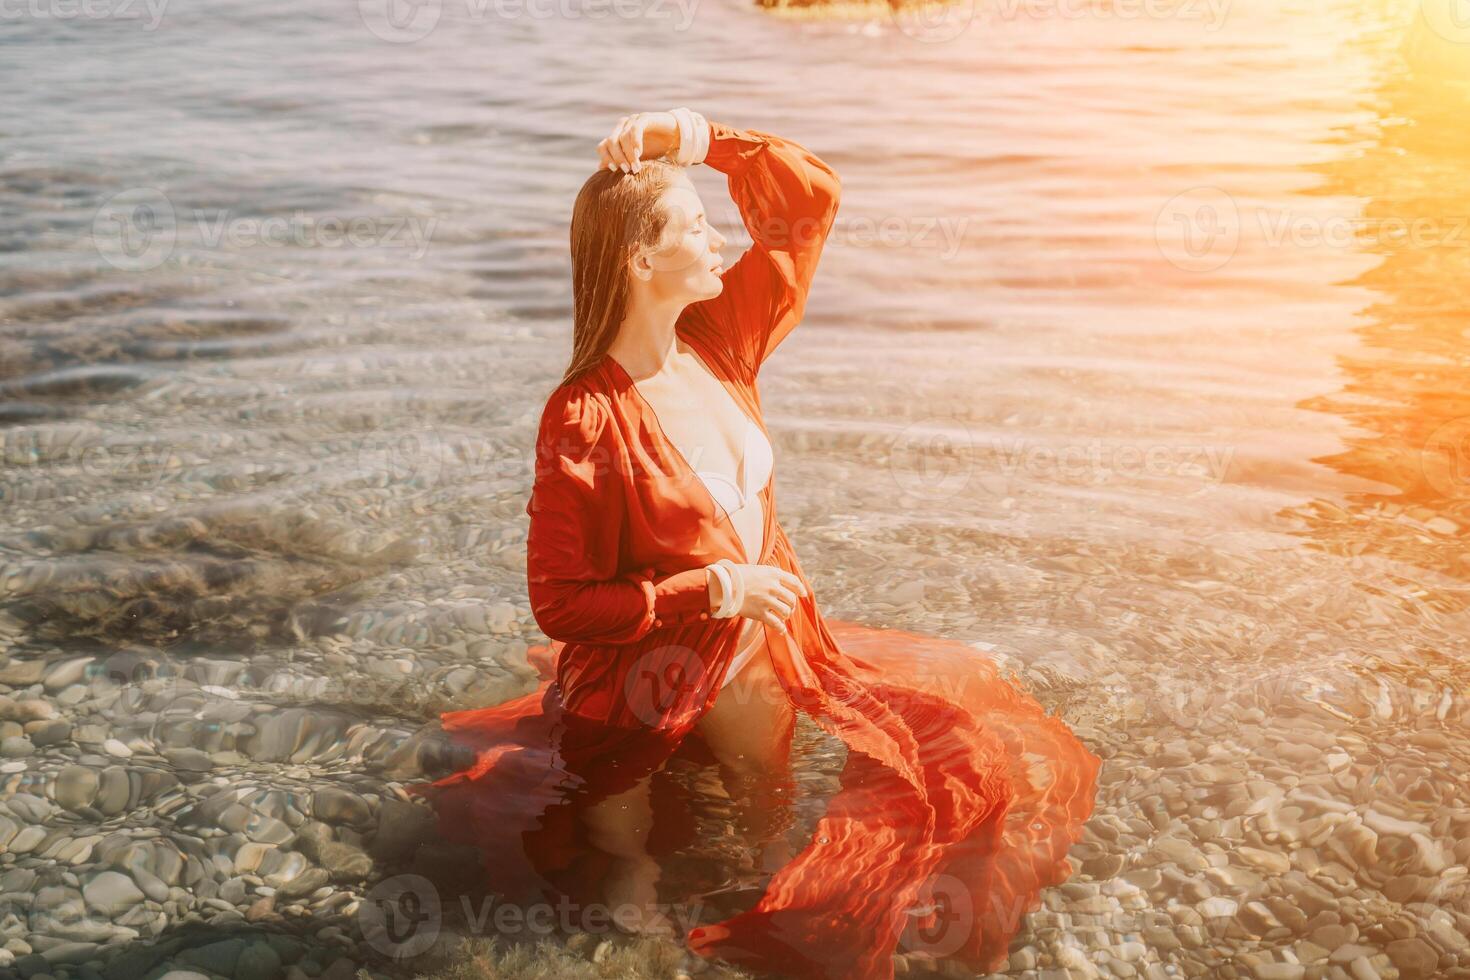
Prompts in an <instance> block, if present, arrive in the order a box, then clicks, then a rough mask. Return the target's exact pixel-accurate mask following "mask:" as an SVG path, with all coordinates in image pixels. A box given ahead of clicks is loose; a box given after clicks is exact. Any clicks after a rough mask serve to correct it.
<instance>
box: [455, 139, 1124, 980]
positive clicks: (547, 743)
mask: <svg viewBox="0 0 1470 980" xmlns="http://www.w3.org/2000/svg"><path fill="white" fill-rule="evenodd" d="M710 130H711V143H710V151H709V155H708V157H707V159H706V161H705V162H706V163H707V164H708V165H710V166H711V167H713V168H715V169H717V170H720V171H722V172H723V173H725V174H726V175H727V177H728V183H729V189H730V195H731V197H732V198H733V199H734V201H735V203H736V204H737V206H738V207H739V208H740V212H741V215H742V217H743V219H744V221H745V224H746V227H747V229H748V230H749V231H750V234H751V237H752V241H753V245H752V247H751V248H750V249H749V250H747V252H746V253H745V254H744V255H743V256H742V257H741V258H740V260H739V261H738V262H736V263H735V264H734V265H733V266H732V267H731V268H730V269H729V271H727V272H726V273H725V276H724V290H723V292H722V293H721V295H720V296H718V297H716V298H714V299H711V300H708V301H705V302H703V303H698V304H694V305H692V306H690V307H689V308H688V309H686V310H685V312H684V314H683V315H682V316H681V317H680V319H679V321H678V323H677V325H676V332H677V333H678V336H679V337H680V338H681V339H682V340H683V341H684V342H685V343H687V344H688V345H689V346H690V347H692V348H693V349H694V351H695V353H696V354H697V355H698V356H699V357H700V358H701V359H702V360H703V361H704V363H705V365H706V366H707V367H708V368H709V369H710V370H711V371H712V372H713V373H714V374H715V376H716V377H718V378H719V379H720V380H721V381H722V383H723V384H724V385H725V387H726V389H727V390H728V391H729V392H730V394H731V395H732V397H734V398H735V400H736V402H737V404H739V405H740V407H741V408H742V409H743V410H744V411H745V412H746V413H747V414H748V415H749V416H750V417H751V418H752V419H753V420H754V421H755V422H756V423H757V424H759V425H760V426H761V428H762V429H763V430H764V429H765V425H764V420H763V417H762V415H761V410H760V396H759V390H758V388H757V386H756V376H757V373H758V372H759V369H760V367H761V365H762V364H763V363H764V361H765V360H766V358H767V357H769V356H770V354H771V352H772V351H773V350H774V349H775V348H776V347H777V345H778V344H779V343H780V342H781V340H782V339H783V338H784V337H785V336H786V335H787V334H788V333H789V332H790V331H791V330H792V329H793V328H794V327H795V326H796V324H797V323H798V322H799V321H800V319H801V315H802V312H803V308H804V305H805V301H806V295H807V290H808V288H809V286H810V283H811V280H812V276H813V274H814V273H815V271H816V266H817V261H818V258H819V256H820V253H821V249H822V244H823V241H824V240H825V238H826V236H827V234H828V232H829V230H830V228H831V225H832V221H833V218H834V216H835V214H836V209H837V202H838V196H839V193H838V192H839V182H838V180H837V177H836V175H835V174H834V173H833V172H832V170H831V168H829V167H828V166H827V165H826V164H825V163H823V162H822V161H821V160H819V159H818V158H817V157H815V156H814V155H812V154H811V153H810V152H808V151H807V150H806V149H804V148H803V147H801V146H799V145H797V144H795V143H793V142H790V141H788V140H783V139H781V138H780V137H776V136H772V135H770V134H767V133H759V132H753V131H744V130H735V129H731V128H729V127H726V126H723V125H721V124H718V123H712V124H711V126H710ZM536 448H537V468H536V477H535V483H534V486H533V489H532V492H531V499H530V502H529V503H528V505H527V511H528V513H529V514H530V517H531V524H530V530H529V534H528V538H527V573H528V575H527V578H528V586H529V592H530V598H531V606H532V610H533V612H534V614H535V616H536V620H537V623H538V625H539V626H540V627H541V628H542V630H543V631H545V633H546V634H547V636H549V637H551V638H552V641H553V642H552V643H551V645H550V647H543V648H538V649H537V650H535V651H533V653H534V655H535V656H534V658H533V659H535V661H536V662H537V666H538V667H539V668H540V669H541V670H542V673H543V678H542V681H541V683H540V686H539V687H538V689H537V690H536V691H535V692H533V693H531V694H528V695H525V696H523V697H520V698H516V699H514V700H511V701H509V702H506V703H505V704H501V705H496V706H494V707H488V708H482V709H478V710H473V711H462V712H452V713H449V714H446V715H444V716H443V718H442V722H443V726H444V728H445V730H446V731H447V732H449V733H451V734H452V735H453V736H454V737H455V738H458V739H463V740H464V741H465V742H467V743H468V744H470V745H473V746H475V748H476V749H477V750H478V751H477V758H476V762H475V764H474V765H473V766H471V767H470V768H468V769H466V770H465V771H463V772H459V773H455V774H453V775H451V776H449V777H446V778H445V779H442V780H440V781H438V782H437V783H435V784H434V786H433V787H432V788H430V789H429V790H428V793H429V795H430V798H431V799H432V801H433V803H434V806H435V808H436V809H437V811H438V814H439V826H440V830H441V833H443V834H444V835H445V836H446V837H447V838H449V839H451V840H456V841H461V842H466V843H473V844H475V845H477V846H478V847H480V848H481V849H482V851H483V853H484V855H485V859H486V868H487V871H488V872H489V874H490V875H491V882H492V883H493V886H494V889H495V890H496V891H499V892H501V893H502V894H503V895H507V896H523V897H528V896H539V898H540V900H543V901H544V900H548V899H549V900H553V901H555V900H556V897H570V898H571V899H572V900H573V901H577V902H595V901H598V900H599V899H598V892H597V885H598V882H599V880H600V878H601V876H602V875H603V874H604V873H605V871H606V863H607V862H606V856H605V855H601V854H600V852H598V851H597V849H596V848H595V847H593V846H592V845H591V844H590V843H589V841H588V840H587V834H586V831H585V829H584V827H583V824H582V815H583V814H584V813H585V811H586V809H587V808H588V807H590V806H592V805H595V804H596V803H598V802H599V801H601V800H604V799H606V798H607V797H609V796H612V795H615V794H617V793H620V792H623V791H624V790H627V789H630V788H632V787H633V786H635V785H636V784H637V783H638V782H639V781H640V780H642V779H644V778H646V777H648V776H649V775H650V774H652V773H654V772H655V771H657V770H658V769H659V768H661V767H662V766H663V765H664V764H665V763H666V762H667V761H668V760H669V759H670V757H672V756H673V755H674V754H675V752H677V751H679V750H680V749H681V747H682V745H683V743H684V741H685V738H686V736H688V735H689V734H691V732H693V730H694V726H695V725H696V723H697V722H698V721H699V719H700V718H701V717H702V716H703V714H704V712H705V711H707V710H708V709H709V708H710V707H711V706H712V705H713V704H714V703H715V700H716V698H717V697H718V696H719V694H720V687H721V684H722V682H723V680H724V674H725V671H726V668H727V667H728V665H729V663H730V660H731V658H732V657H733V655H734V653H735V646H736V643H737V640H738V633H739V628H740V624H741V623H742V622H743V621H742V620H741V619H739V618H738V617H736V618H729V619H713V618H711V617H710V616H709V612H708V593H707V586H706V580H705V572H704V567H705V566H706V565H708V564H710V563H711V562H714V561H716V560H718V559H720V558H730V559H731V560H732V561H736V562H742V561H744V560H745V554H744V550H743V545H742V542H741V540H740V538H739V535H738V533H737V532H736V530H735V528H734V525H733V524H732V523H731V522H730V520H729V519H728V517H726V516H725V515H724V514H723V512H722V511H721V510H720V508H719V505H718V504H716V503H715V502H714V500H713V499H712V498H711V497H710V495H709V492H708V490H707V489H706V488H705V486H704V484H703V482H702V481H701V480H700V479H699V478H698V477H697V476H695V475H694V473H693V470H692V468H691V467H690V466H689V464H688V462H687V461H686V460H685V459H684V458H683V456H682V455H681V454H680V453H679V451H678V450H677V449H676V448H675V447H674V446H673V445H672V443H670V441H669V440H668V439H667V438H666V437H665V435H664V433H663V430H662V429H661V428H660V426H659V424H658V419H657V417H656V416H655V415H654V414H653V411H652V409H651V407H650V406H649V405H648V403H647V402H646V401H644V400H643V398H642V396H641V395H640V394H639V393H638V391H637V389H636V388H635V387H634V384H633V381H632V379H631V378H630V377H629V376H628V375H627V373H626V372H625V371H623V369H622V368H621V366H620V365H619V364H618V362H617V361H616V360H614V359H613V358H612V357H610V356H609V357H604V358H603V359H602V360H601V361H600V362H599V363H598V364H597V365H596V366H595V367H594V368H593V369H592V370H590V371H589V372H587V373H586V374H584V375H583V376H581V377H579V378H574V379H573V380H572V381H570V382H569V383H567V384H564V385H562V386H561V387H559V388H558V389H557V390H556V391H554V392H553V393H552V395H551V396H550V398H549V399H548V401H547V405H546V409H545V411H544V413H543V415H542V418H541V424H540V429H539V432H538V436H537V447H536ZM773 488H774V481H771V482H768V483H767V485H766V486H765V487H764V488H762V490H761V491H760V493H761V500H762V504H763V505H764V506H763V510H764V513H765V522H766V523H765V536H764V540H765V547H764V551H763V554H762V555H760V557H759V558H758V559H757V561H758V562H759V563H762V564H770V565H775V566H777V567H779V568H783V569H786V570H787V571H790V572H792V573H794V574H795V575H797V576H799V577H800V578H801V580H802V581H803V583H805V584H806V586H807V595H806V596H804V597H802V598H801V599H799V600H798V604H797V607H796V609H795V611H794V612H793V614H792V617H791V619H790V621H789V623H788V630H789V632H788V633H787V634H786V635H784V636H783V635H782V634H780V633H778V632H776V631H775V630H771V629H769V628H768V629H767V630H766V638H767V642H768V644H769V647H770V652H771V659H772V662H773V664H774V666H775V669H776V672H777V675H778V677H779V679H780V682H781V686H782V687H783V689H784V690H785V692H786V694H787V696H788V698H789V699H790V701H791V703H792V705H793V706H794V707H795V708H796V709H797V710H799V711H802V712H805V713H806V714H807V715H809V716H810V717H811V718H812V719H813V720H814V721H815V722H816V724H817V725H818V726H819V727H821V728H822V729H823V730H825V731H826V732H828V733H830V734H831V735H834V736H836V737H837V738H839V739H841V740H842V741H843V742H844V743H845V744H846V746H847V748H848V761H847V763H846V768H845V769H844V771H843V774H842V777H841V781H840V782H841V785H840V788H839V790H838V791H837V792H836V794H835V795H834V796H833V797H832V798H831V800H829V801H828V803H827V809H826V811H825V814H824V815H823V816H822V817H821V819H820V821H819V823H818V826H817V829H816V832H815V833H814V834H813V836H812V839H811V842H810V843H809V844H808V845H807V847H806V848H805V849H804V850H802V851H801V852H800V853H798V854H797V855H796V856H795V857H794V858H793V859H792V860H791V861H790V862H788V863H787V864H786V865H785V866H784V867H782V868H781V869H779V870H778V871H777V872H776V873H775V874H774V875H773V876H772V877H771V880H770V882H769V884H768V885H767V887H766V890H765V893H764V894H763V896H762V897H761V899H760V900H759V902H758V903H757V904H756V906H755V907H754V908H752V909H750V910H749V911H747V912H744V913H741V914H739V915H735V916H733V917H731V918H728V919H726V920H724V921H721V922H717V923H712V924H707V925H703V926H699V927H696V928H694V929H693V930H691V931H690V933H689V935H688V937H687V942H688V944H689V946H690V947H691V948H692V949H693V950H695V951H696V952H698V953H700V954H701V955H704V956H709V957H718V958H721V959H724V960H727V961H729V962H732V963H736V964H740V965H742V966H745V967H747V968H749V969H753V970H758V971H768V972H773V973H780V974H782V975H789V976H798V977H814V978H834V980H835V978H842V980H852V978H859V980H866V978H878V980H887V978H889V977H892V976H893V964H892V954H893V953H894V952H895V951H900V952H902V951H911V952H916V953H926V954H929V955H933V956H936V957H943V958H952V959H958V960H961V961H963V962H966V963H968V964H969V965H971V966H972V967H974V968H975V969H979V970H992V969H995V968H997V967H998V966H999V965H1000V964H1002V963H1003V962H1004V960H1005V957H1006V952H1007V946H1008V943H1009V941H1010V939H1011V938H1012V937H1013V936H1014V934H1015V933H1016V931H1017V930H1018V928H1019V926H1020V923H1021V920H1022V917H1023V916H1024V914H1025V913H1026V912H1027V911H1030V910H1031V909H1033V908H1035V907H1037V905H1038V904H1039V894H1038V893H1039V892H1040V890H1041V889H1042V888H1044V887H1046V886H1048V885H1052V884H1055V883H1057V882H1059V881H1062V880H1063V879H1064V878H1065V877H1066V876H1067V874H1068V873H1069V871H1070V866H1069V865H1068V864H1067V862H1066V854H1067V850H1068V848H1069V847H1070V846H1071V844H1072V843H1073V842H1075V841H1076V840H1077V839H1078V838H1079V837H1080V835H1081V828H1082V824H1083V823H1084V822H1085V821H1086V820H1087V819H1088V818H1089V817H1090V816H1091V813H1092V807H1093V799H1094V795H1095V790H1096V780H1097V773H1098V768H1099V765H1100V763H1099V760H1098V759H1097V757H1096V756H1094V755H1093V754H1092V753H1091V752H1089V751H1088V750H1087V749H1086V748H1085V747H1084V746H1083V745H1082V744H1081V743H1080V742H1079V741H1078V740H1077V738H1076V737H1075V736H1074V735H1073V734H1072V733H1071V732H1070V731H1069V730H1068V729H1067V728H1066V726H1065V725H1064V724H1062V723H1061V722H1060V721H1059V720H1058V719H1055V718H1052V717H1049V716H1047V715H1046V713H1045V712H1044V711H1043V710H1042V708H1041V706H1040V705H1039V704H1037V703H1036V701H1035V700H1033V699H1032V698H1031V697H1029V696H1028V695H1026V694H1025V693H1024V692H1022V691H1020V690H1017V689H1016V688H1015V687H1013V686H1011V685H1010V684H1008V683H1006V682H1005V681H1004V680H1003V679H1001V678H1000V677H999V676H998V673H997V671H996V669H995V667H994V665H993V664H991V663H990V662H989V661H988V660H986V659H985V658H984V657H983V656H982V655H981V654H980V653H979V651H977V650H975V649H973V648H971V647H969V646H966V645H964V644H962V643H958V642H955V641H948V640H941V639H936V638H932V637H923V636H917V635H914V634H910V633H903V632H899V631H892V630H873V629H866V628H864V627H861V626H857V625H854V624H845V623H837V622H828V621H827V620H825V619H824V618H823V617H822V615H821V613H820V612H819V610H818V608H817V597H816V595H815V592H814V591H813V590H812V587H811V583H810V581H809V580H808V579H807V576H806V575H805V573H804V572H803V571H802V569H801V566H800V563H799V562H798V561H797V559H796V554H795V552H794V551H793V549H792V546H791V542H790V541H789V540H788V539H787V537H786V534H785V532H784V531H783V530H782V528H781V526H780V523H779V522H778V521H777V520H776V516H775V514H776V509H775V506H774V497H773V492H774V491H773ZM696 741H697V740H696ZM659 816H660V815H658V814H657V813H656V819H658V818H659ZM664 816H666V817H667V818H668V819H670V820H673V821H677V820H678V817H679V815H678V814H668V815H664ZM664 846H668V845H667V844H665V845H664Z"/></svg>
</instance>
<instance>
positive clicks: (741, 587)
mask: <svg viewBox="0 0 1470 980" xmlns="http://www.w3.org/2000/svg"><path fill="white" fill-rule="evenodd" d="M712 567H713V568H714V569H715V574H716V575H722V576H723V578H721V579H720V585H721V586H722V587H723V588H724V590H725V595H724V600H723V601H722V602H721V603H720V608H719V610H718V611H717V612H716V613H715V614H714V616H715V618H716V619H728V618H730V617H731V616H735V615H738V614H739V612H740V608H741V607H742V606H744V605H745V576H743V575H741V574H740V569H739V568H738V567H736V565H735V563H734V562H733V561H731V560H730V559H728V558H721V559H720V560H719V561H717V562H715V564H714V565H713V566H712Z"/></svg>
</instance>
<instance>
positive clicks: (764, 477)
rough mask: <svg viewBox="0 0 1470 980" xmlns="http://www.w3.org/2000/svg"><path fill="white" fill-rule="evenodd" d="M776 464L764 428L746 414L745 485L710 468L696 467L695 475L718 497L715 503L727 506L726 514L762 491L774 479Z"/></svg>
mask: <svg viewBox="0 0 1470 980" xmlns="http://www.w3.org/2000/svg"><path fill="white" fill-rule="evenodd" d="M774 464H775V458H774V456H773V454H772V452H771V443H770V441H769V440H768V439H767V438H766V434H765V433H764V432H762V431H761V427H760V426H758V425H756V424H755V421H754V420H752V419H751V418H749V417H747V418H746V420H745V448H744V450H743V453H742V456H741V462H740V467H741V469H742V470H743V471H744V472H743V474H742V475H743V477H744V480H745V485H744V486H743V487H742V486H738V485H737V484H736V483H735V481H734V480H732V479H730V478H729V477H728V476H725V475H724V474H723V473H715V472H713V471H711V470H695V476H697V477H699V478H700V480H702V481H703V482H704V485H705V487H706V488H708V490H709V495H710V496H711V497H713V498H714V499H715V503H717V504H719V505H720V507H721V508H723V509H724V511H725V513H726V514H734V513H735V512H736V511H739V510H742V509H744V507H745V505H746V504H747V503H749V502H750V497H751V493H752V491H753V492H755V493H759V492H760V491H761V490H762V489H763V488H764V487H765V485H766V483H767V482H769V480H770V479H771V468H772V466H773V465H774Z"/></svg>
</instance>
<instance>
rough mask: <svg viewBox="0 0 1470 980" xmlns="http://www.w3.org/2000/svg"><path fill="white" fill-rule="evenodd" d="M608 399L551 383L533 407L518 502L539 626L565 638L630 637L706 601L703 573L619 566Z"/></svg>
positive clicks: (687, 615) (619, 504) (614, 640)
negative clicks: (532, 433)
mask: <svg viewBox="0 0 1470 980" xmlns="http://www.w3.org/2000/svg"><path fill="white" fill-rule="evenodd" d="M617 459H618V457H617V451H616V446H615V444H614V442H613V433H612V426H611V425H610V424H609V409H608V407H607V406H605V405H603V404H602V403H601V402H599V401H598V400H597V398H596V397H595V396H594V395H593V394H592V393H590V392H586V391H579V390H576V389H575V388H559V389H557V391H556V392H553V394H552V396H551V398H550V399H548V401H547V404H546V409H545V411H544V412H543V413H542V416H541V425H540V431H539V432H538V434H537V438H536V476H535V481H534V484H533V486H532V489H531V499H530V501H529V502H528V503H527V504H526V512H527V513H528V514H529V515H530V516H531V526H530V531H529V532H528V535H527V538H526V580H527V585H528V589H529V592H530V598H531V612H532V614H533V615H534V616H535V618H536V623H537V625H538V626H540V627H541V629H542V631H543V632H544V633H545V634H546V635H547V636H549V637H551V638H552V639H553V640H562V641H564V642H567V643H611V644H621V643H633V642H635V641H637V640H639V639H642V638H643V636H645V635H646V634H647V633H648V632H649V630H651V629H653V628H654V627H655V626H661V625H672V624H675V623H685V622H690V621H692V620H695V619H698V618H699V614H700V613H702V612H703V613H708V612H709V611H710V595H709V574H708V572H706V571H705V569H704V568H691V569H686V570H684V571H681V572H675V573H673V574H672V575H665V576H662V577H658V578H656V577H654V575H653V570H652V569H640V570H635V571H632V572H625V573H622V574H619V573H618V560H619V538H620V536H621V533H622V520H621V516H622V513H623V499H622V494H623V482H622V479H621V476H620V474H619V473H618V472H617V469H616V464H617Z"/></svg>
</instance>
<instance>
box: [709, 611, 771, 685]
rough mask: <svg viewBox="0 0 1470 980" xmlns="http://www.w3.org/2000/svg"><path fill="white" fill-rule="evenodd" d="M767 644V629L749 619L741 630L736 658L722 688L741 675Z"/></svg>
mask: <svg viewBox="0 0 1470 980" xmlns="http://www.w3.org/2000/svg"><path fill="white" fill-rule="evenodd" d="M765 642H766V630H765V627H764V626H763V625H762V624H760V623H758V622H756V621H755V620H753V619H747V620H746V621H745V626H744V627H743V628H742V629H741V630H740V639H739V640H738V641H737V642H736V645H735V656H734V657H733V658H732V659H731V660H730V669H729V670H727V671H725V680H724V681H723V682H722V683H721V684H720V687H721V688H724V687H725V685H726V684H729V683H730V682H731V681H733V680H734V679H735V675H736V674H739V673H740V671H741V669H742V668H744V667H745V665H746V664H747V663H749V662H750V658H751V657H754V656H755V654H756V651H757V650H759V649H760V648H761V647H762V646H764V645H765Z"/></svg>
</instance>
